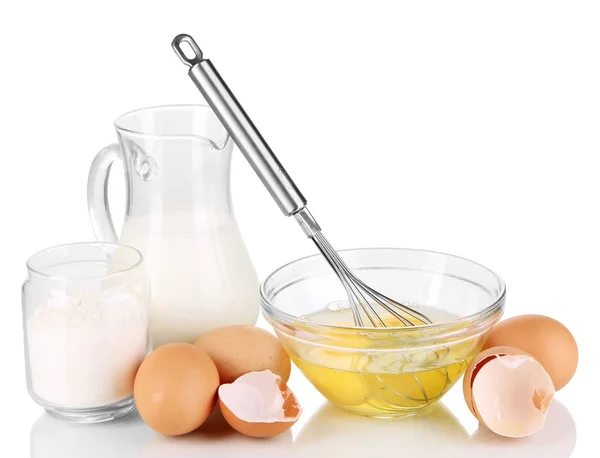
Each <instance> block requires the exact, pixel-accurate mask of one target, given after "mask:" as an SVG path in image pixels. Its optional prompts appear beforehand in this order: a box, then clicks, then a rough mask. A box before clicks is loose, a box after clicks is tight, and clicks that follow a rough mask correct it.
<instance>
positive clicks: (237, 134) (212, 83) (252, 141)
mask: <svg viewBox="0 0 600 458" xmlns="http://www.w3.org/2000/svg"><path fill="white" fill-rule="evenodd" d="M183 42H185V43H188V44H189V45H190V48H191V49H192V52H193V53H194V56H193V57H188V56H186V55H185V54H184V52H183V51H182V50H181V43H183ZM172 47H173V49H174V50H175V53H176V54H177V55H178V56H179V58H180V59H181V61H182V62H183V63H184V64H185V65H187V66H188V67H190V69H189V72H188V75H189V76H190V78H191V79H192V81H193V82H194V84H195V85H196V87H197V88H198V89H199V90H200V92H201V93H202V95H203V96H204V98H205V99H206V101H207V102H208V104H209V105H210V107H211V108H212V109H213V111H214V112H215V114H216V115H217V117H218V118H219V120H220V121H221V123H222V124H223V126H224V127H225V128H226V129H227V131H228V132H229V135H231V137H232V138H233V140H234V141H235V143H236V145H237V146H238V148H239V149H240V150H241V151H242V154H243V155H244V156H245V157H246V159H247V161H248V162H249V163H250V165H251V166H252V168H253V169H254V172H256V174H257V175H258V177H259V178H260V179H261V181H262V182H263V184H264V185H265V187H266V188H267V189H268V190H269V192H270V193H271V196H272V197H273V199H275V201H276V202H277V204H278V205H279V208H280V209H281V211H282V212H283V213H284V214H285V215H286V216H290V215H295V214H296V213H298V212H299V211H300V210H302V209H303V208H304V207H306V199H305V198H304V196H303V195H302V193H301V192H300V190H299V189H298V188H297V187H296V185H295V184H294V182H293V181H292V179H291V178H290V176H289V175H288V173H287V172H286V171H285V169H284V168H283V166H282V165H281V163H280V162H279V159H277V157H276V156H275V154H274V153H273V151H272V150H271V148H270V147H269V145H268V144H267V142H266V141H265V139H264V138H263V137H262V135H261V134H260V132H259V131H258V129H257V128H256V126H255V125H254V123H253V122H252V120H251V119H250V117H249V116H248V115H247V114H246V112H245V111H244V109H243V108H242V106H241V105H240V103H239V102H238V101H237V99H236V98H235V96H234V95H233V93H232V92H231V90H230V89H229V87H227V84H225V81H223V78H221V75H219V73H218V72H217V70H216V68H215V67H214V66H213V64H212V63H211V62H210V60H208V59H204V57H203V55H202V51H201V50H200V48H199V47H198V45H197V44H196V42H195V41H194V39H193V38H192V37H191V36H189V35H177V36H176V37H175V39H174V40H173V43H172Z"/></svg>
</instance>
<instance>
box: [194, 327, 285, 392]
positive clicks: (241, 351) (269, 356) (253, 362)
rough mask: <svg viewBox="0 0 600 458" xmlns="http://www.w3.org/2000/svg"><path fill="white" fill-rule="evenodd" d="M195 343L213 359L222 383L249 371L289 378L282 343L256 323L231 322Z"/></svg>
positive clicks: (232, 380) (201, 337)
mask: <svg viewBox="0 0 600 458" xmlns="http://www.w3.org/2000/svg"><path fill="white" fill-rule="evenodd" d="M194 345H196V346H197V347H200V348H201V349H202V350H204V351H205V352H206V353H208V355H209V356H210V357H211V358H212V360H213V361H214V362H215V364H216V366H217V369H218V371H219V377H220V378H221V383H233V382H234V381H235V380H236V379H237V378H238V377H240V376H242V375H244V374H247V373H248V372H257V371H264V370H270V371H271V372H273V373H274V374H277V375H279V376H280V377H281V378H282V379H283V381H284V382H287V381H288V380H289V378H290V372H291V370H292V363H291V361H290V357H289V356H288V355H287V353H286V352H285V350H284V348H283V346H282V345H281V342H279V340H278V339H277V337H275V336H274V335H273V334H271V333H270V332H268V331H266V330H264V329H261V328H257V327H256V326H247V325H232V326H224V327H222V328H217V329H213V330H212V331H209V332H207V333H205V334H202V335H201V336H200V337H198V339H196V341H195V342H194Z"/></svg>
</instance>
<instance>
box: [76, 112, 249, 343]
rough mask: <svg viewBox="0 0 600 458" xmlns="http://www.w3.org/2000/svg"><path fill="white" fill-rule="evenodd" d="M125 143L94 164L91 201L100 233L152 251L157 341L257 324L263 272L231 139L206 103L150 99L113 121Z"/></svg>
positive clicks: (149, 270) (148, 254) (148, 255)
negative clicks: (237, 192) (113, 198)
mask: <svg viewBox="0 0 600 458" xmlns="http://www.w3.org/2000/svg"><path fill="white" fill-rule="evenodd" d="M115 127H116V130H117V137H118V140H119V143H118V144H117V143H114V144H112V145H109V146H107V147H106V148H104V149H103V150H102V151H100V152H99V153H98V155H97V156H96V158H95V159H94V162H93V163H92V166H91V169H90V174H89V178H88V206H89V212H90V217H91V220H92V226H93V229H94V233H95V235H96V238H97V239H98V240H102V241H108V242H114V243H116V242H119V243H121V244H125V245H130V246H132V247H134V248H137V249H138V250H139V251H141V252H142V254H143V255H144V269H145V272H146V275H147V276H148V277H149V278H150V284H151V295H152V298H151V307H150V324H149V326H150V335H151V337H152V343H153V346H154V347H155V348H156V347H157V346H160V345H162V344H164V343H167V342H173V341H178V342H193V341H194V340H195V339H196V338H197V337H198V336H199V335H200V334H202V333H203V332H206V331H208V330H210V329H214V328H216V327H220V326H225V325H230V324H254V323H255V322H256V318H257V316H258V309H259V298H258V279H257V276H256V272H255V270H254V267H253V265H252V262H251V260H250V257H249V255H248V252H247V250H246V246H245V245H244V242H243V240H242V237H241V235H240V232H239V229H238V225H237V222H236V220H235V216H234V214H233V210H232V206H231V193H230V187H229V182H230V165H231V153H232V149H233V141H232V140H231V138H230V137H229V135H228V133H227V131H226V130H225V128H224V127H223V126H222V125H221V123H220V122H219V120H218V119H217V117H216V116H215V115H214V113H213V112H212V111H211V109H210V108H209V107H207V106H201V105H180V106H164V107H154V108H144V109H141V110H137V111H133V112H131V113H127V114H125V115H123V116H121V117H119V118H118V119H117V120H116V121H115ZM117 159H120V160H122V161H123V168H124V169H125V181H126V190H127V201H126V210H125V220H124V224H123V229H122V231H121V236H120V237H117V234H116V232H115V229H114V226H113V222H112V219H111V217H110V212H109V208H108V199H107V181H108V176H109V172H110V168H111V165H112V164H113V162H114V161H115V160H117Z"/></svg>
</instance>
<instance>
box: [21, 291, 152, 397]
mask: <svg viewBox="0 0 600 458" xmlns="http://www.w3.org/2000/svg"><path fill="white" fill-rule="evenodd" d="M26 326H27V357H28V360H29V370H30V377H29V379H30V387H29V388H30V391H31V393H32V395H33V396H34V397H36V398H38V399H40V400H43V401H45V403H48V404H51V405H55V406H64V407H69V408H93V407H100V406H106V405H110V404H112V403H115V402H118V401H120V400H123V399H126V398H128V397H130V396H131V395H132V394H133V382H134V378H135V374H136V371H137V369H138V367H139V365H140V364H141V362H142V361H143V359H144V357H145V356H146V354H147V352H148V337H147V336H148V316H147V311H146V308H145V305H144V304H143V303H142V302H140V300H139V299H138V298H137V296H136V295H135V294H133V293H131V292H128V291H127V289H126V288H123V287H119V288H113V289H110V290H104V291H86V292H78V291H68V290H67V291H64V290H56V291H51V292H50V295H49V296H48V298H47V299H46V300H45V301H43V302H42V303H41V304H40V305H39V306H38V307H37V308H36V310H35V311H34V312H33V314H32V315H31V316H30V317H29V318H28V319H27V323H26Z"/></svg>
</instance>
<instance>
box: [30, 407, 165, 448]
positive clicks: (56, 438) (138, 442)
mask: <svg viewBox="0 0 600 458" xmlns="http://www.w3.org/2000/svg"><path fill="white" fill-rule="evenodd" d="M30 434H31V438H30V444H31V445H30V448H31V458H57V457H64V458H75V457H79V458H83V457H86V458H101V457H102V458H107V457H110V458H120V457H125V456H127V457H135V456H137V455H138V454H139V450H141V449H142V447H143V446H144V444H146V443H147V442H148V441H150V440H152V438H153V437H154V435H155V433H154V432H152V431H151V430H150V429H149V428H148V427H147V426H146V425H145V423H144V422H143V421H142V420H141V419H140V417H139V416H138V415H137V414H130V415H128V416H127V417H124V418H121V419H119V420H115V421H110V422H107V423H99V424H96V425H82V424H74V423H68V422H65V421H61V420H56V419H54V418H52V417H50V416H49V415H47V414H43V415H42V416H41V417H40V418H39V419H38V420H37V421H36V422H35V423H34V424H33V426H32V427H31V433H30Z"/></svg>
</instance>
